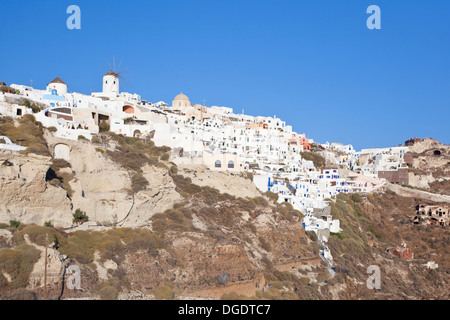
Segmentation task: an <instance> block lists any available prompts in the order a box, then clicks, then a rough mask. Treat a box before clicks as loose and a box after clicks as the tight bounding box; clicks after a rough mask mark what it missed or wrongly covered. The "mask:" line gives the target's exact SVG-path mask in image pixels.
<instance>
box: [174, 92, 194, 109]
mask: <svg viewBox="0 0 450 320" xmlns="http://www.w3.org/2000/svg"><path fill="white" fill-rule="evenodd" d="M172 106H173V107H190V106H191V102H190V101H189V98H188V97H187V96H186V95H185V94H183V93H180V94H179V95H177V96H176V97H175V99H173V102H172Z"/></svg>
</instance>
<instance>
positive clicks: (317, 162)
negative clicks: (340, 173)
mask: <svg viewBox="0 0 450 320" xmlns="http://www.w3.org/2000/svg"><path fill="white" fill-rule="evenodd" d="M300 154H301V156H302V158H303V159H305V160H309V161H312V162H313V163H314V166H315V167H316V168H317V169H321V168H323V167H325V163H326V161H325V158H324V157H322V156H321V155H320V154H318V153H316V152H312V151H310V152H308V151H304V152H301V153H300Z"/></svg>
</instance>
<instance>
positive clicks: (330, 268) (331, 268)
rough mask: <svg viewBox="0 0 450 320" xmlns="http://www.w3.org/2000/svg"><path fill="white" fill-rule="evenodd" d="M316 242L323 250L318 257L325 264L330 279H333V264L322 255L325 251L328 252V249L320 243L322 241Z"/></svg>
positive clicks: (334, 273)
mask: <svg viewBox="0 0 450 320" xmlns="http://www.w3.org/2000/svg"><path fill="white" fill-rule="evenodd" d="M317 241H318V242H319V244H320V245H321V246H322V248H323V250H320V251H319V256H320V257H321V258H322V260H323V261H325V262H326V263H327V265H328V271H329V272H330V276H331V279H333V278H334V276H335V275H336V272H335V271H334V270H335V268H334V267H333V264H332V263H331V262H330V260H328V259H327V258H325V254H324V252H325V250H330V249H329V248H328V247H327V246H326V245H325V244H324V243H323V242H322V240H320V239H318V240H317Z"/></svg>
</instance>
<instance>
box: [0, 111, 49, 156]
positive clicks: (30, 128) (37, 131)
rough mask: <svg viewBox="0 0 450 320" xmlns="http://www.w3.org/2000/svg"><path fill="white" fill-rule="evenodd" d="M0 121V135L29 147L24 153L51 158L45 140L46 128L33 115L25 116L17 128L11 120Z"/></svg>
mask: <svg viewBox="0 0 450 320" xmlns="http://www.w3.org/2000/svg"><path fill="white" fill-rule="evenodd" d="M2 119H3V120H1V121H0V135H2V136H7V137H8V138H10V139H11V141H12V142H13V143H16V144H18V145H21V146H24V147H27V149H26V150H24V151H21V152H22V153H25V154H28V153H35V154H38V155H44V156H50V152H49V150H48V147H47V143H46V141H45V139H44V127H43V126H42V123H40V122H38V121H36V118H35V117H34V116H33V115H31V114H26V115H24V116H23V117H22V118H21V119H20V120H19V123H18V126H15V124H14V120H12V119H11V118H2Z"/></svg>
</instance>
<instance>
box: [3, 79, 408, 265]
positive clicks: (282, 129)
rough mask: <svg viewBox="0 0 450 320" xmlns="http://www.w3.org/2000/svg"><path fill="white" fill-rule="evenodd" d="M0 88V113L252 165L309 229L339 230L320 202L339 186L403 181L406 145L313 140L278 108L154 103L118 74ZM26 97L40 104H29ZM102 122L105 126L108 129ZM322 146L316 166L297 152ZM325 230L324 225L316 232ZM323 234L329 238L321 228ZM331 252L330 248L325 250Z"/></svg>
mask: <svg viewBox="0 0 450 320" xmlns="http://www.w3.org/2000/svg"><path fill="white" fill-rule="evenodd" d="M1 85H3V87H7V88H8V90H2V91H3V92H2V93H1V94H0V115H2V116H10V117H13V118H20V117H22V116H23V115H25V114H30V113H32V114H34V116H35V118H36V119H37V121H40V122H41V123H42V124H43V125H44V126H45V127H55V128H56V129H57V130H56V131H55V132H54V133H53V134H54V135H55V136H57V137H60V138H65V139H70V140H77V139H78V137H79V136H83V137H85V138H86V139H89V140H90V139H92V137H93V136H95V135H98V134H99V133H100V132H101V131H103V130H109V131H111V132H114V133H117V134H123V135H126V136H130V137H139V138H150V139H152V140H153V141H154V143H155V145H157V146H162V145H165V146H169V147H171V148H172V155H171V161H173V162H174V163H175V164H177V165H180V164H183V165H187V166H189V165H193V166H203V167H204V168H206V169H207V170H211V171H228V172H235V173H236V172H251V173H253V181H254V183H255V185H256V186H257V187H258V189H260V190H261V191H262V192H266V191H271V192H274V193H276V194H278V195H279V199H278V201H279V202H289V203H290V204H292V206H293V207H294V208H295V209H297V210H300V211H302V212H303V213H304V214H305V218H304V221H303V225H304V227H305V229H306V230H312V231H315V232H316V233H317V231H319V230H327V231H328V234H329V232H335V233H336V232H339V221H338V220H334V219H333V218H332V217H331V215H330V213H329V210H328V211H327V210H325V208H327V205H328V201H330V200H329V199H331V198H333V197H335V196H336V195H337V194H339V193H346V194H348V193H353V192H370V191H373V190H376V189H377V188H381V187H382V186H383V185H384V184H385V183H386V181H390V182H391V183H396V184H400V185H403V184H408V165H407V164H406V162H405V159H404V156H405V154H406V152H407V151H408V146H399V147H389V148H376V149H363V150H361V151H359V152H357V151H355V150H354V148H353V146H352V145H342V144H340V143H328V142H327V143H325V144H318V143H314V141H313V140H312V139H308V138H307V137H306V136H305V134H299V133H297V132H294V131H293V129H292V126H290V125H287V124H286V122H285V121H282V120H281V119H279V118H277V117H276V116H273V117H270V116H267V117H265V116H251V115H246V114H243V113H242V114H237V113H234V112H233V109H232V108H228V107H219V106H211V107H207V106H204V105H201V104H192V103H191V101H190V100H189V98H188V97H187V96H186V95H185V94H183V93H180V94H178V95H177V96H175V98H174V99H173V101H172V103H171V105H169V104H167V103H165V102H163V101H160V102H157V103H152V102H149V101H145V100H143V99H141V96H139V95H138V94H130V93H127V92H120V90H119V76H118V74H117V73H115V72H113V71H110V72H108V73H107V74H106V75H104V76H103V81H102V91H101V92H92V93H91V95H84V94H81V93H76V92H72V93H70V92H68V86H67V84H66V83H65V82H64V81H63V80H61V79H60V78H56V79H54V80H53V81H51V82H50V83H48V85H47V87H46V89H45V90H38V89H34V88H32V87H29V86H24V85H17V84H12V85H10V86H6V84H5V83H0V86H1ZM24 99H27V100H28V101H30V103H31V104H35V105H38V106H39V107H40V110H32V109H30V108H27V107H26V106H24V105H23V103H21V102H22V101H23V100H24ZM105 128H106V129H105ZM312 147H314V148H316V149H317V148H319V149H320V150H321V154H322V155H323V156H324V157H325V159H326V160H327V163H328V164H330V163H331V164H332V165H331V166H325V167H323V168H320V169H319V168H316V167H315V166H314V163H313V161H311V160H306V159H305V157H304V156H303V157H302V153H303V155H304V152H310V150H311V148H312ZM0 148H2V149H9V150H15V151H19V150H22V149H23V147H21V146H18V145H15V144H13V143H12V142H11V140H10V139H9V138H8V137H0ZM54 157H55V158H63V159H66V160H70V150H69V149H68V147H67V149H65V148H64V145H58V148H57V149H55V150H54ZM320 234H322V233H320ZM320 240H325V241H326V240H327V236H326V235H325V236H323V237H322V239H320ZM328 258H329V260H331V255H330V254H329V253H328Z"/></svg>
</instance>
